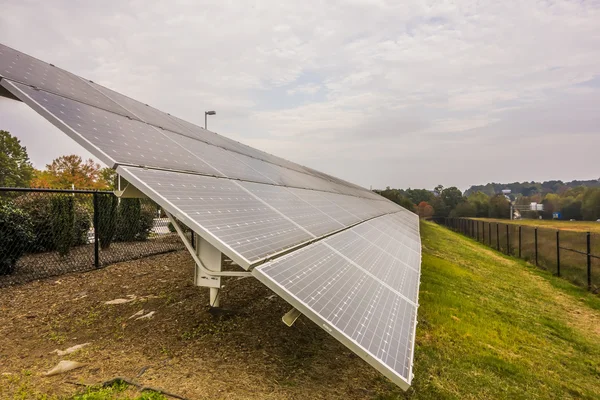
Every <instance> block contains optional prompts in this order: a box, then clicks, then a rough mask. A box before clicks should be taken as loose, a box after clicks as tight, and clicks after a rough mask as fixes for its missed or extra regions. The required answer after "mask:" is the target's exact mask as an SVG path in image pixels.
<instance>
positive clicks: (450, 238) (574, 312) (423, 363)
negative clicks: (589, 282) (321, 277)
mask: <svg viewBox="0 0 600 400" xmlns="http://www.w3.org/2000/svg"><path fill="white" fill-rule="evenodd" d="M422 237H423V267H422V278H421V293H420V308H419V326H418V334H417V346H418V347H417V349H416V356H415V357H416V359H415V367H414V372H415V375H416V377H415V379H414V381H413V388H412V389H411V390H410V391H409V392H408V393H407V394H406V395H405V396H406V397H407V398H415V399H442V398H460V399H468V398H472V399H480V398H511V399H514V398H524V399H525V398H527V399H534V398H544V399H545V398H556V399H566V398H600V390H599V388H600V340H599V339H600V298H598V297H596V296H593V295H591V294H588V293H587V292H585V291H584V290H582V289H579V288H577V287H575V286H572V285H571V284H569V283H567V282H565V281H563V280H560V279H558V278H554V277H552V276H551V275H550V274H548V273H545V272H543V271H540V270H537V269H535V268H534V267H531V266H528V265H527V264H525V263H524V262H521V261H518V260H515V259H512V258H509V257H505V256H503V255H501V254H499V253H497V252H494V251H493V250H490V249H489V248H487V247H484V246H482V245H480V244H478V243H476V242H475V241H473V240H470V239H467V238H465V237H462V236H460V235H457V234H454V233H451V232H450V231H448V230H447V229H445V228H442V227H439V226H436V225H433V224H431V223H423V224H422ZM389 397H390V398H393V396H389Z"/></svg>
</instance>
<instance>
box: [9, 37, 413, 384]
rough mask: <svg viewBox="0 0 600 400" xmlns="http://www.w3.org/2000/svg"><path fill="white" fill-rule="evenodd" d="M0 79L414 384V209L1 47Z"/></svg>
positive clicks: (335, 332) (318, 319)
mask: <svg viewBox="0 0 600 400" xmlns="http://www.w3.org/2000/svg"><path fill="white" fill-rule="evenodd" d="M0 77H2V78H1V80H0V86H1V87H3V88H5V89H7V90H8V91H9V92H10V93H11V94H12V95H14V96H15V97H17V98H18V99H20V100H22V101H24V102H25V103H26V104H28V105H29V106H31V107H32V108H33V109H34V110H36V111H37V112H38V113H40V114H41V115H42V116H44V117H45V118H46V119H48V120H49V121H50V122H52V123H53V124H54V125H56V126H57V127H59V128H60V129H61V130H62V131H64V132H65V133H66V134H67V135H68V136H69V137H71V138H73V139H74V140H76V141H77V142H78V143H79V144H81V145H82V146H83V147H85V148H86V149H87V150H89V151H90V152H92V153H93V154H94V155H95V156H97V157H98V158H99V159H101V160H102V161H103V162H105V163H106V164H108V165H110V166H112V167H113V168H115V169H116V170H117V172H118V173H119V175H121V176H122V177H123V178H125V179H126V180H127V181H128V182H129V183H130V184H131V185H133V186H135V188H137V189H139V191H140V192H142V193H143V194H145V195H146V196H147V197H149V198H151V199H152V200H154V201H155V202H156V203H158V204H159V205H160V206H161V207H162V208H163V209H164V210H165V211H167V212H168V213H169V215H172V216H174V217H175V218H176V219H177V220H179V221H181V222H183V223H184V224H185V225H186V226H188V227H189V228H191V229H192V230H193V231H194V232H196V233H197V234H198V235H199V236H200V237H201V238H202V239H204V241H202V243H204V244H203V245H202V246H199V249H200V253H198V254H196V253H194V251H192V250H193V249H191V246H189V243H188V248H190V249H191V250H190V251H192V253H193V255H195V256H202V254H205V253H203V251H202V250H201V249H202V248H206V247H205V246H212V250H211V252H212V251H213V250H215V248H216V250H215V251H216V253H214V252H212V253H211V254H217V255H218V252H219V251H220V252H221V253H223V254H225V255H227V256H228V257H229V258H230V259H232V260H233V261H234V262H235V263H237V264H238V265H239V266H241V267H242V268H244V269H247V270H250V271H251V273H252V275H253V276H255V277H256V278H257V279H259V280H260V281H261V282H263V283H264V284H265V285H267V286H268V287H269V288H271V289H272V290H273V291H275V292H276V293H277V294H278V295H280V296H281V297H282V298H284V299H285V300H287V301H288V302H289V303H290V304H291V305H292V306H294V307H295V308H296V309H298V310H300V311H301V312H302V313H304V314H305V315H307V316H308V317H309V318H311V319H312V320H313V321H314V322H315V323H317V324H318V325H319V326H321V327H322V328H323V329H325V330H326V331H327V332H329V333H330V334H331V335H332V336H334V337H335V338H336V339H338V340H339V341H341V342H342V343H343V344H344V345H346V346H347V347H348V348H350V349H351V350H353V351H354V352H356V353H357V354H358V355H359V356H360V357H362V358H363V359H365V360H366V361H367V362H368V363H370V364H371V365H373V366H374V367H375V368H377V369H378V370H379V371H381V372H382V373H383V374H384V375H385V376H387V377H389V378H390V379H391V380H392V381H394V382H396V383H397V384H398V385H399V386H401V387H402V388H404V389H406V388H407V387H408V386H409V385H410V382H411V379H412V359H413V352H414V337H415V327H416V316H417V304H418V293H419V278H420V270H421V266H420V263H421V248H420V247H421V242H420V236H419V221H418V217H417V216H416V215H415V214H413V213H411V212H409V211H407V210H405V209H403V208H401V207H399V206H398V205H396V204H395V203H392V202H390V201H388V200H386V199H383V198H382V197H381V196H378V195H377V194H375V193H373V192H371V191H369V190H367V189H364V188H362V187H360V186H357V185H355V184H352V183H349V182H346V181H344V180H342V179H339V178H336V177H333V176H331V175H328V174H325V173H322V172H319V171H316V170H313V169H311V168H308V167H304V166H301V165H299V164H295V163H293V162H291V161H288V160H285V159H282V158H279V157H276V156H274V155H271V154H268V153H265V152H263V151H260V150H257V149H253V148H251V147H249V146H247V145H244V144H242V143H239V142H236V141H234V140H231V139H228V138H226V137H224V136H221V135H218V134H216V133H213V132H210V131H207V130H205V129H202V128H200V127H198V126H196V125H194V124H192V123H189V122H187V121H184V120H182V119H179V118H177V117H175V116H172V115H170V114H167V113H164V112H162V111H160V110H157V109H155V108H153V107H150V106H148V105H146V104H144V103H142V102H139V101H137V100H134V99H132V98H129V97H127V96H124V95H122V94H120V93H118V92H115V91H113V90H110V89H108V88H105V87H103V86H100V85H98V84H95V83H92V82H90V81H87V80H84V79H82V78H80V77H77V76H76V75H73V74H71V73H69V72H67V71H64V70H61V69H59V68H56V67H54V66H52V65H50V64H46V63H44V62H42V61H39V60H37V59H35V58H33V57H30V56H27V55H25V54H23V53H20V52H18V51H16V50H13V49H10V48H8V47H6V46H3V45H0ZM138 194H139V192H138ZM173 221H174V223H175V224H176V225H177V223H176V220H173ZM186 240H187V239H186ZM209 249H211V247H209ZM215 259H217V260H218V259H219V257H217V258H215ZM197 262H198V263H200V262H199V261H197ZM200 264H202V263H200ZM200 264H198V265H197V267H199V266H200ZM216 267H217V268H220V265H219V266H216ZM214 271H216V270H215V269H213V272H214ZM208 272H210V271H208ZM204 273H206V271H204ZM242 273H244V272H242ZM246 273H247V272H246ZM209 275H210V274H209ZM207 276H208V275H207ZM215 279H216V278H215ZM200 281H202V280H200ZM217 281H218V280H217ZM197 282H198V281H197ZM213 289H216V288H214V287H213V288H212V289H211V290H213ZM213 294H214V293H213V292H211V298H215V299H216V298H217V297H216V295H215V297H213Z"/></svg>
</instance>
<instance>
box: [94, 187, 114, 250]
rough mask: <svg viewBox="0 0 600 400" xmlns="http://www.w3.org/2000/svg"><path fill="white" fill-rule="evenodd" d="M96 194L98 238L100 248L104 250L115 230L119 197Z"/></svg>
mask: <svg viewBox="0 0 600 400" xmlns="http://www.w3.org/2000/svg"><path fill="white" fill-rule="evenodd" d="M97 196H98V210H97V212H98V240H99V241H100V248H102V249H103V250H106V249H108V248H109V247H110V244H111V243H112V241H113V240H114V238H115V234H116V232H117V206H118V204H119V199H118V198H117V197H116V196H112V195H103V194H99V195H97Z"/></svg>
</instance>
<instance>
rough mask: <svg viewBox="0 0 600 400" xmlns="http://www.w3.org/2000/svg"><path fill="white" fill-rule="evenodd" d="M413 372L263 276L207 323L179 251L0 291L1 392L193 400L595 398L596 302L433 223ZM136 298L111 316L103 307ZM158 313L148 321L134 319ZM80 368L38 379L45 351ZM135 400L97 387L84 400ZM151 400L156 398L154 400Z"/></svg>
mask: <svg viewBox="0 0 600 400" xmlns="http://www.w3.org/2000/svg"><path fill="white" fill-rule="evenodd" d="M422 237H423V264H422V279H421V281H422V284H421V294H420V308H419V325H418V328H417V348H416V351H415V366H414V373H415V378H414V380H413V387H412V388H411V389H410V390H409V391H408V392H406V393H404V392H402V391H400V390H399V389H398V388H397V387H395V386H394V385H393V384H391V383H390V382H389V381H387V380H386V379H385V378H383V377H382V376H381V375H380V374H379V373H377V372H376V371H375V370H374V369H373V368H371V367H369V366H368V365H367V364H366V363H365V362H363V361H362V360H361V359H359V358H358V357H356V356H355V355H354V354H352V353H351V352H349V351H348V350H347V349H346V348H345V347H343V346H342V345H341V344H339V343H338V342H337V341H335V340H334V339H333V338H332V337H330V336H329V335H328V334H326V333H325V332H324V331H323V330H321V329H320V328H319V327H317V326H316V325H315V324H313V323H311V322H310V321H309V320H308V319H306V318H303V317H302V318H300V319H299V320H298V322H297V323H296V324H295V325H294V326H293V327H292V328H287V327H286V326H285V325H284V324H282V323H281V316H282V315H283V313H285V312H286V311H288V310H289V306H288V305H287V304H286V303H285V302H283V301H282V300H281V299H279V298H277V297H276V296H273V295H272V293H271V292H270V291H269V290H268V289H267V288H266V287H264V286H263V285H261V284H260V283H259V282H257V281H255V280H252V279H242V280H237V279H231V280H228V281H227V283H226V287H225V289H224V290H223V298H222V301H223V304H224V305H226V306H227V307H228V308H229V309H232V310H235V311H236V314H234V315H233V316H229V317H222V318H215V317H211V316H210V315H209V314H208V312H207V310H206V306H205V305H206V302H207V293H206V291H205V290H200V289H198V288H196V287H194V286H193V285H192V284H191V271H192V265H193V264H192V263H191V260H190V258H189V256H188V255H187V254H185V253H183V252H178V253H171V254H167V255H161V256H155V257H151V258H146V259H142V260H139V261H137V262H135V263H134V262H129V263H121V264H117V265H113V266H111V267H108V268H105V269H101V270H97V271H93V272H89V273H85V274H72V275H69V276H63V277H60V278H55V279H51V280H46V281H42V282H33V283H30V284H27V285H22V286H17V287H10V288H5V289H2V290H0V398H2V399H5V398H6V399H11V398H18V399H29V398H32V399H44V400H50V399H73V395H74V394H75V393H76V392H77V391H79V390H80V389H78V386H77V385H74V384H73V383H69V382H79V383H81V382H84V383H89V382H92V383H93V382H102V381H105V380H108V379H110V378H114V377H115V376H124V377H128V378H130V379H133V380H136V381H138V382H140V383H142V384H145V385H149V386H153V387H159V388H163V389H165V390H168V391H170V392H173V393H177V394H179V395H182V396H185V397H186V398H189V399H219V398H228V399H233V398H245V399H313V398H319V399H344V400H351V399H365V398H368V399H379V400H389V399H487V398H492V399H493V398H509V399H548V398H550V399H553V398H554V399H569V398H572V399H575V398H577V399H579V398H584V399H592V398H600V391H599V390H598V388H599V387H600V298H598V297H597V296H594V295H591V294H589V293H587V292H586V291H584V290H583V289H579V288H577V287H575V286H573V285H571V284H570V283H568V282H566V281H564V280H562V279H558V278H554V277H552V276H551V275H549V274H547V273H545V272H543V271H540V270H538V269H536V268H534V267H531V266H529V265H527V264H525V263H524V262H521V261H516V260H513V259H511V258H507V257H505V256H502V255H500V254H499V253H496V252H494V251H493V250H491V249H489V248H487V247H485V246H482V245H480V244H478V243H476V242H475V241H472V240H470V239H467V238H465V237H462V236H460V235H458V234H454V233H452V232H450V231H449V230H447V229H445V228H442V227H439V226H436V225H434V224H430V223H423V224H422ZM129 294H136V295H137V296H138V298H137V300H136V301H133V302H131V303H127V304H122V305H118V306H106V305H104V304H103V302H104V301H106V300H111V299H114V298H117V297H125V296H126V295H129ZM141 308H143V309H145V310H146V311H148V310H153V311H156V314H155V316H154V317H153V318H152V319H149V320H142V321H136V320H134V319H130V316H131V315H133V314H134V313H136V312H137V311H138V310H140V309H141ZM84 342H90V343H91V344H90V345H89V346H88V347H86V348H85V349H84V350H81V351H80V352H77V353H74V354H72V355H69V359H71V360H74V361H79V362H83V363H86V367H85V368H82V369H79V370H76V371H74V372H73V373H71V374H68V375H59V376H56V377H44V376H43V373H44V372H45V371H47V370H48V369H49V368H51V367H53V366H54V365H55V364H56V363H57V362H58V360H59V358H58V357H57V356H56V354H53V353H52V354H51V352H52V350H54V349H56V348H59V349H62V348H66V347H68V346H72V345H74V344H78V343H84ZM117 391H119V396H121V397H119V398H141V397H138V396H141V394H139V393H138V392H137V391H136V390H135V389H132V388H130V389H128V390H127V391H121V389H118V390H117V389H103V390H102V391H98V392H96V393H95V394H91V395H90V396H87V397H83V396H82V397H77V399H78V400H79V399H84V398H85V399H92V398H93V399H97V400H103V399H108V398H113V397H114V396H115V394H116V392H117ZM154 398H155V399H158V398H159V397H158V396H156V397H154Z"/></svg>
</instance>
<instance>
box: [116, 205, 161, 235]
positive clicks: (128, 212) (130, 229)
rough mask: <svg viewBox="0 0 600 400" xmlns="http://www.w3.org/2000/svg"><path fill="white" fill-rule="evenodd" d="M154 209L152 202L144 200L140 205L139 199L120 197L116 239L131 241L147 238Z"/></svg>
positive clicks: (151, 224) (152, 222)
mask: <svg viewBox="0 0 600 400" xmlns="http://www.w3.org/2000/svg"><path fill="white" fill-rule="evenodd" d="M155 209H156V207H155V206H154V205H153V203H146V202H144V204H143V205H142V202H141V201H140V199H121V202H120V204H119V208H118V224H117V233H116V240H117V241H119V242H133V241H143V240H146V239H148V236H149V235H150V231H151V230H152V226H153V224H154V214H155Z"/></svg>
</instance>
